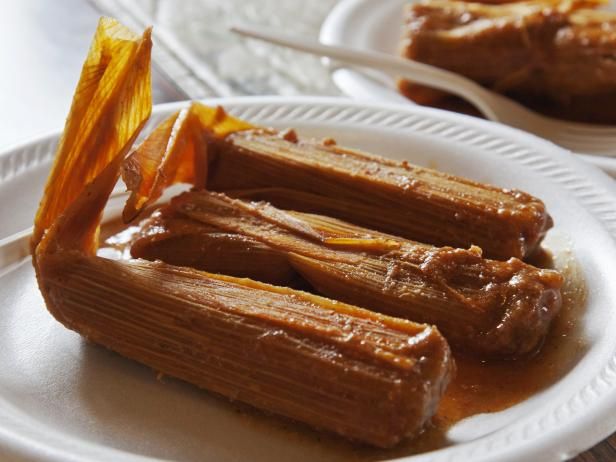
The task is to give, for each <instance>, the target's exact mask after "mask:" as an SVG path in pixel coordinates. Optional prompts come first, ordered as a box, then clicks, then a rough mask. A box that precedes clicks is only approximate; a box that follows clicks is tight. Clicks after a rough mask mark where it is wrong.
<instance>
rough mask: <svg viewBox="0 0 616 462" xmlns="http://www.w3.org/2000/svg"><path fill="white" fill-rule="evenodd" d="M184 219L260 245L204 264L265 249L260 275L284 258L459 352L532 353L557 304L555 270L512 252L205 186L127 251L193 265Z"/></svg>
mask: <svg viewBox="0 0 616 462" xmlns="http://www.w3.org/2000/svg"><path fill="white" fill-rule="evenodd" d="M163 216H164V217H166V218H165V219H164V220H162V219H161V217H163ZM182 221H188V222H189V223H191V227H192V228H191V229H193V230H198V229H199V228H202V229H203V231H204V232H207V231H208V230H217V233H215V234H214V233H213V234H211V235H210V236H211V237H210V238H211V239H215V236H216V235H224V236H234V237H235V239H236V240H237V241H242V240H243V242H245V243H258V246H257V244H252V245H254V246H255V247H254V250H255V252H256V253H255V254H254V255H251V251H249V250H248V249H246V248H244V252H243V254H242V255H240V256H239V257H240V260H238V259H237V257H238V255H235V254H233V252H231V251H230V252H228V254H227V255H226V256H223V255H221V253H219V252H212V253H211V254H210V255H207V254H205V253H202V252H197V254H198V255H199V258H200V261H199V264H200V265H203V266H205V267H207V266H208V265H212V266H215V265H216V264H217V260H218V259H219V258H221V257H223V258H224V259H225V261H227V262H228V263H227V265H228V266H229V268H231V269H233V265H235V266H236V267H237V269H235V271H240V270H241V269H242V268H243V267H244V266H251V267H252V266H254V265H255V263H257V262H261V264H263V263H264V262H263V258H262V257H261V255H260V254H259V252H267V251H268V250H266V249H269V253H270V254H271V256H272V258H271V260H270V261H269V263H267V264H265V265H264V267H263V277H264V278H268V277H271V274H272V273H273V272H274V271H275V268H276V266H277V265H279V264H280V258H281V255H286V258H287V261H286V262H284V263H283V264H281V267H280V271H281V272H282V271H285V273H286V271H287V267H288V265H289V264H290V265H291V267H292V268H293V269H294V270H295V271H297V273H299V274H300V275H301V276H302V277H304V278H305V279H306V280H307V281H308V282H309V283H310V284H311V285H312V286H313V287H314V289H316V290H317V291H318V292H320V293H322V294H324V295H325V296H328V297H332V298H335V299H337V300H342V301H345V302H348V303H353V304H356V305H359V306H362V307H365V308H369V309H371V310H374V311H378V312H382V313H386V314H389V315H393V316H397V317H401V318H406V319H411V320H415V321H421V322H426V323H430V324H434V325H436V326H438V328H439V330H440V331H441V332H442V333H443V334H444V335H445V337H446V338H447V340H448V341H449V342H451V343H452V344H453V345H454V346H456V347H457V348H459V349H462V350H466V351H471V352H473V353H477V354H480V355H483V356H491V357H508V356H519V355H522V354H525V353H529V352H532V351H534V350H535V349H536V348H537V347H538V345H540V344H541V342H542V340H543V338H544V337H545V335H546V333H547V331H548V328H549V326H550V323H551V321H552V319H553V318H554V316H555V315H556V314H557V313H558V310H559V308H560V303H561V301H560V286H561V284H562V278H561V276H560V275H559V274H558V273H557V272H555V271H552V270H542V269H537V268H535V267H533V266H531V265H528V264H525V263H523V262H522V261H520V260H518V259H515V258H512V259H510V260H509V261H507V262H503V261H497V260H487V259H484V258H482V255H481V249H479V248H478V247H473V248H471V249H469V250H464V249H454V248H451V247H444V248H438V247H433V246H431V245H426V244H421V243H418V242H413V241H409V240H405V239H402V238H399V237H396V236H391V235H386V234H383V233H379V232H375V231H371V230H367V229H364V228H360V227H357V226H354V225H350V224H348V223H345V222H343V221H340V220H336V219H333V218H329V217H325V216H319V215H312V214H305V213H298V212H291V213H287V212H284V211H282V210H279V209H276V208H275V207H273V206H271V205H269V204H267V203H254V202H253V203H249V202H244V201H241V200H237V199H236V200H234V199H231V198H229V197H227V196H225V195H223V194H219V193H212V192H207V191H195V192H190V193H185V194H182V195H180V196H177V197H175V198H174V199H172V201H171V204H170V205H169V206H167V207H165V208H164V209H163V210H162V211H160V212H158V213H157V214H156V215H155V218H154V219H153V220H150V221H146V222H145V223H144V224H143V225H142V230H141V233H140V235H139V236H138V237H137V239H136V240H135V242H134V244H133V247H132V249H131V253H132V255H133V256H134V257H137V258H147V259H151V260H155V259H161V260H163V261H169V258H170V255H171V258H174V259H175V260H174V261H175V262H176V263H178V264H181V265H188V266H192V260H185V261H179V256H180V255H182V252H185V250H181V249H179V248H178V249H177V252H175V251H173V245H174V240H175V236H176V233H174V232H173V226H174V224H175V223H177V222H182ZM161 230H164V232H161ZM193 233H195V234H196V231H193ZM225 233H229V234H225ZM177 235H179V236H181V231H180V232H179V233H177ZM210 245H211V244H210ZM224 245H226V244H225V240H224V239H223V241H222V242H221V246H224ZM264 246H267V247H265V248H264ZM196 249H198V247H196ZM277 259H278V260H277ZM253 260H254V261H253ZM285 273H283V274H285ZM257 278H259V275H257Z"/></svg>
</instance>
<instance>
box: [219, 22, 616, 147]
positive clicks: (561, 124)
mask: <svg viewBox="0 0 616 462" xmlns="http://www.w3.org/2000/svg"><path fill="white" fill-rule="evenodd" d="M231 30H232V31H233V32H236V33H238V34H240V35H244V36H246V37H251V38H254V39H258V40H263V41H266V42H269V43H273V44H276V45H280V46H284V47H287V48H292V49H294V50H299V51H303V52H306V53H311V54H314V55H318V56H324V57H328V58H330V59H332V60H334V61H336V62H338V63H343V64H347V65H351V66H358V67H364V68H370V69H375V70H378V71H381V72H384V73H386V74H388V75H390V76H392V77H403V78H408V79H410V80H413V81H414V82H418V83H421V84H423V85H426V86H429V87H432V88H436V89H439V90H444V91H447V92H449V93H453V94H455V95H457V96H460V97H461V98H463V99H465V100H466V101H468V102H470V103H472V104H473V105H474V106H475V107H477V109H479V110H480V111H481V113H482V114H483V115H485V116H486V118H488V119H490V120H493V121H496V122H501V123H503V124H506V125H510V126H512V127H516V128H520V129H522V130H524V131H527V132H530V133H534V134H535V135H538V136H540V137H542V138H545V139H548V140H550V141H552V142H554V143H556V144H558V145H560V146H563V147H564V148H567V149H569V150H571V151H573V152H577V153H583V154H592V155H602V156H612V157H616V126H601V125H590V124H581V123H574V122H566V121H561V120H557V119H553V118H550V117H546V116H543V115H540V114H538V113H536V112H534V111H531V110H530V109H527V108H525V107H524V106H522V105H520V104H518V103H517V102H515V101H513V100H511V99H509V98H506V97H504V96H502V95H499V94H498V93H495V92H493V91H490V90H488V89H486V88H484V87H482V86H481V85H479V84H477V83H475V82H474V81H472V80H470V79H467V78H466V77H463V76H461V75H458V74H455V73H453V72H450V71H447V70H444V69H440V68H437V67H434V66H430V65H428V64H423V63H419V62H417V61H412V60H408V59H403V58H399V57H396V56H392V55H388V54H385V53H379V52H374V51H364V50H356V49H351V48H345V47H339V46H331V45H324V44H322V43H320V42H317V41H314V40H306V39H302V38H298V37H293V36H289V35H285V34H280V33H277V32H270V31H268V30H265V29H261V28H256V27H252V26H244V25H235V26H232V27H231Z"/></svg>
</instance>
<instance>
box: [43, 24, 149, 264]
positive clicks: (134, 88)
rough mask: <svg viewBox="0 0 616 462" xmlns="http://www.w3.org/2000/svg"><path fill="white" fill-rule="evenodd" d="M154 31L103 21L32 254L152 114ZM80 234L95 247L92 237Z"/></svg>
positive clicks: (48, 189) (46, 195) (54, 169)
mask: <svg viewBox="0 0 616 462" xmlns="http://www.w3.org/2000/svg"><path fill="white" fill-rule="evenodd" d="M150 34H151V32H150V29H147V30H146V31H145V32H144V34H143V36H142V37H139V36H137V35H136V34H134V33H133V32H131V31H130V30H129V29H127V28H126V27H124V26H122V25H121V24H119V23H118V22H117V21H116V20H114V19H110V18H101V20H100V21H99V24H98V28H97V30H96V34H95V36H94V40H93V42H92V45H91V47H90V51H89V53H88V56H87V58H86V61H85V63H84V65H83V69H82V71H81V77H80V79H79V83H78V84H77V89H76V90H75V95H74V99H73V104H72V106H71V109H70V112H69V115H68V118H67V120H66V126H65V127H64V133H63V134H62V137H61V139H60V142H59V145H58V148H57V151H56V156H55V160H54V164H53V166H52V170H51V174H50V175H49V178H48V179H47V184H46V186H45V193H44V194H43V198H42V200H41V204H40V206H39V210H38V212H37V214H36V218H35V221H34V233H33V238H32V250H33V254H34V249H35V248H36V246H37V245H38V243H39V242H40V241H41V239H42V237H43V233H44V232H45V230H47V229H49V228H50V227H51V225H52V224H53V223H54V222H55V220H56V219H57V218H58V217H59V216H60V215H61V214H62V213H63V212H64V211H65V210H66V208H67V207H68V205H69V204H71V203H72V202H74V201H75V200H76V199H77V198H78V197H79V195H80V194H82V192H83V190H84V188H85V185H87V184H88V183H90V182H91V181H92V180H93V179H94V178H95V177H96V176H98V175H99V174H100V173H101V172H102V171H103V169H104V168H105V167H106V166H107V165H108V164H109V163H111V162H112V161H113V159H114V158H115V157H116V156H122V155H124V154H125V153H126V150H128V149H129V148H130V146H131V145H132V143H133V141H134V138H135V137H136V135H137V133H139V131H140V130H141V128H142V127H143V124H144V123H145V121H146V120H147V119H148V117H149V116H150V113H151V110H152V102H151V99H152V98H151V88H150V87H151V83H150V80H151V78H150V71H149V69H150V50H151V47H152V41H151V38H150ZM65 170H69V171H70V172H71V176H70V177H68V176H66V175H65V173H64V172H65ZM91 231H92V232H93V231H94V230H91ZM82 237H84V238H85V239H90V251H93V247H94V246H95V243H96V239H94V236H90V235H89V234H87V233H86V234H84V235H83V236H82ZM77 245H79V244H77Z"/></svg>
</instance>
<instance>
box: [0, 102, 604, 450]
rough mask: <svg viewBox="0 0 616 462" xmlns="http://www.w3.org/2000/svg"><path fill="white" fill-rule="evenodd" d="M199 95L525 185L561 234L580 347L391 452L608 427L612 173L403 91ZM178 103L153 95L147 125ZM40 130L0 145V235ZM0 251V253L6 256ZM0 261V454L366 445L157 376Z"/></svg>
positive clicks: (313, 131)
mask: <svg viewBox="0 0 616 462" xmlns="http://www.w3.org/2000/svg"><path fill="white" fill-rule="evenodd" d="M215 103H218V104H222V105H224V107H225V108H227V109H229V110H230V111H231V112H232V113H233V114H234V115H237V116H239V117H243V118H246V119H249V120H251V121H253V122H255V123H258V124H264V125H271V126H275V127H289V126H291V127H296V128H297V129H298V130H299V132H300V133H301V134H304V135H310V136H317V137H325V136H334V137H335V138H337V139H338V141H339V142H340V143H341V144H345V145H349V146H352V147H356V148H361V149H365V150H369V151H373V152H378V153H381V154H383V155H385V156H389V157H392V158H396V159H406V160H409V161H411V162H413V163H417V164H421V165H426V166H431V167H437V168H439V169H442V170H444V171H448V172H452V173H455V174H460V175H464V176H467V177H470V178H473V179H476V180H479V181H487V182H491V183H494V184H497V185H500V186H503V187H516V188H520V189H523V190H526V191H529V192H530V193H532V194H534V195H537V196H539V197H540V198H542V199H543V200H544V201H545V202H546V204H547V207H548V209H549V211H550V213H551V214H552V216H553V217H554V219H555V223H556V225H555V228H554V229H553V230H552V231H550V236H549V238H548V240H547V246H548V247H552V250H554V251H556V252H558V249H557V248H555V247H557V243H558V242H562V241H567V242H569V244H568V246H569V247H570V250H571V252H572V253H573V255H574V256H575V259H576V260H577V262H578V263H579V265H580V266H581V268H582V270H583V273H584V277H585V279H586V281H587V286H588V292H589V296H588V301H587V306H586V308H585V314H584V316H583V320H582V325H581V326H580V330H581V332H582V335H583V336H584V338H585V341H586V342H587V346H588V348H587V349H586V351H585V353H584V356H583V357H582V358H581V360H580V361H579V362H578V363H577V364H576V365H575V366H574V367H573V368H572V369H571V370H570V371H569V372H568V373H567V374H566V375H565V376H563V377H562V378H561V379H560V380H558V381H557V382H556V383H554V384H552V385H551V386H550V387H548V388H546V389H544V390H543V391H541V392H540V393H537V394H535V395H533V396H532V397H530V398H529V399H527V400H526V401H524V402H522V403H520V404H518V405H516V406H514V407H512V408H510V409H508V410H506V411H503V412H498V413H494V414H484V415H480V416H475V417H472V418H470V419H467V420H464V421H461V422H459V423H458V424H456V425H455V426H454V427H453V429H452V431H451V432H450V437H451V438H452V443H453V444H452V445H451V446H449V447H447V448H445V449H441V450H438V451H434V452H430V453H425V454H420V455H416V456H413V457H410V456H409V458H408V459H405V460H412V461H415V462H416V461H439V462H440V461H460V460H472V461H499V462H506V461H514V460H515V461H518V460H541V461H558V460H563V459H564V458H567V457H571V456H573V455H575V454H576V453H578V452H580V451H582V450H584V449H586V448H588V447H590V446H592V445H593V444H595V443H597V442H598V441H600V440H602V439H603V438H605V437H606V436H608V435H609V434H610V433H611V432H613V431H614V430H616V356H615V354H616V335H614V332H615V331H616V317H615V316H614V310H613V308H614V306H616V288H615V287H614V284H613V280H614V276H615V275H616V246H615V243H614V237H615V236H616V187H615V186H614V183H613V181H612V180H610V179H609V178H608V177H607V176H606V175H604V174H603V173H602V172H600V171H599V170H597V169H595V168H593V167H590V166H588V165H586V164H584V163H583V162H581V161H580V160H579V159H577V158H576V157H575V156H573V155H572V154H570V153H568V152H566V151H563V150H561V149H559V148H558V147H556V146H554V145H552V144H550V143H548V142H546V141H543V140H540V139H538V138H535V137H533V136H530V135H527V134H525V133H522V132H519V131H516V130H513V129H509V128H507V127H504V126H501V125H497V124H492V123H488V122H484V121H481V120H478V119H474V118H471V117H466V116H461V115H457V114H452V113H447V112H443V111H436V110H431V109H426V108H421V107H418V106H412V105H409V104H404V105H386V104H370V103H358V102H352V101H348V100H341V99H318V98H294V99H288V98H287V99H282V98H252V99H246V98H245V99H229V100H218V101H215ZM179 106H180V104H172V105H165V106H160V107H157V108H156V109H155V111H154V114H153V116H152V123H156V122H158V121H160V120H161V119H162V118H163V117H164V116H166V115H168V114H170V113H171V112H172V111H174V110H176V109H177V108H178V107H179ZM150 126H151V125H150ZM56 142H57V135H52V136H49V137H45V138H42V139H38V140H35V141H32V142H31V143H27V144H25V145H22V146H19V147H16V148H14V149H12V150H10V151H7V152H4V153H2V154H0V212H1V214H0V216H2V221H1V222H0V238H2V237H4V236H6V235H7V234H10V233H12V232H15V231H17V230H19V229H22V228H25V227H27V226H29V224H30V223H31V220H32V216H33V214H34V212H35V208H36V205H37V203H38V201H39V199H40V195H41V189H42V185H43V182H44V179H45V176H46V173H47V170H48V168H49V162H50V158H51V155H52V152H53V148H54V145H55V143H56ZM5 242H6V241H5ZM0 250H1V249H0ZM1 255H3V254H2V252H0V256H1ZM2 258H4V261H0V267H1V266H3V265H5V264H6V263H7V262H8V257H7V256H6V255H5V256H4V257H0V259H2ZM0 275H1V276H0V364H1V365H2V367H0V460H3V461H5V460H7V461H25V460H42V461H62V462H67V461H84V460H87V461H109V460H114V461H143V460H158V459H173V460H180V461H201V460H212V461H222V462H224V461H239V460H250V461H272V460H289V461H290V460H293V461H314V460H328V461H335V460H346V459H348V458H349V457H352V458H354V459H358V460H362V459H366V458H370V457H372V456H366V454H367V453H366V452H365V449H362V448H357V449H352V450H349V447H350V446H351V445H349V444H347V443H343V442H341V441H339V440H338V439H337V438H334V437H322V436H319V435H317V434H315V433H313V432H306V431H304V430H302V429H301V427H299V426H297V425H295V424H292V423H289V422H286V421H283V420H281V419H278V418H275V417H268V416H264V415H262V414H260V413H257V412H248V413H246V412H238V410H237V408H236V407H235V406H234V405H232V404H229V403H228V402H226V401H225V400H223V399H220V398H217V397H215V396H212V395H210V394H208V393H207V392H205V391H202V390H198V389H197V388H195V387H193V386H190V385H188V384H185V383H181V382H179V381H175V380H173V379H166V380H164V381H163V382H162V383H161V382H160V381H158V380H157V379H156V374H155V373H154V372H153V371H151V370H150V369H148V368H147V367H144V366H141V365H139V364H137V363H135V362H132V361H129V360H127V359H124V358H122V357H121V356H118V355H116V354H114V353H111V352H109V351H107V350H105V349H103V348H100V347H98V346H95V345H91V344H88V343H86V342H85V341H84V340H83V339H82V338H81V337H80V336H79V335H77V334H76V333H74V332H71V331H68V330H66V329H65V328H64V327H62V326H61V325H60V324H59V323H57V322H56V321H55V320H54V319H53V318H52V317H51V316H50V315H49V314H48V313H47V311H46V310H45V306H44V304H43V301H42V299H41V296H40V294H39V291H38V288H37V285H36V281H35V279H34V273H33V270H32V268H31V264H30V262H29V261H28V260H26V261H23V262H22V263H21V264H19V265H17V266H16V267H13V268H11V269H8V270H7V269H6V268H5V269H4V271H0ZM368 454H370V453H368ZM379 457H387V453H379Z"/></svg>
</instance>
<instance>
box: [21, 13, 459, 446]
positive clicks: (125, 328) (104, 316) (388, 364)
mask: <svg viewBox="0 0 616 462" xmlns="http://www.w3.org/2000/svg"><path fill="white" fill-rule="evenodd" d="M110 25H112V26H113V27H110ZM117 41H119V42H117ZM125 41H128V43H130V46H128V49H129V51H130V53H129V55H130V56H131V57H132V58H131V59H128V58H127V57H126V56H125V55H124V53H125V52H126V49H125V47H124V45H126V44H125V43H124V42H125ZM100 43H103V44H105V46H103V47H102V51H101V46H99V45H100ZM107 44H110V46H109V47H107ZM97 53H102V54H103V55H104V59H103V60H102V61H101V63H104V64H105V65H106V66H109V68H108V70H105V66H104V65H103V64H101V66H102V67H101V69H100V70H101V72H102V73H103V77H102V78H101V80H100V82H99V83H100V85H101V86H100V88H101V90H100V92H99V90H98V88H97V89H96V90H95V91H94V92H93V94H94V97H92V92H84V93H82V92H78V93H77V94H76V97H75V101H74V102H73V110H72V112H71V114H70V116H69V120H68V121H67V128H66V132H65V135H64V138H63V140H64V141H63V143H62V144H61V147H60V148H59V154H58V157H57V160H56V162H55V164H54V166H53V170H52V172H51V175H50V180H49V182H48V186H47V188H46V190H45V196H44V198H43V201H42V202H41V208H40V210H39V212H38V215H37V232H36V234H35V237H34V239H33V241H32V245H33V248H34V251H35V256H34V259H33V264H34V267H35V270H36V275H37V280H38V283H39V288H40V290H41V293H42V294H43V297H44V299H45V303H46V305H47V308H48V310H49V311H50V312H51V313H52V314H53V316H54V317H55V318H56V319H57V320H59V321H60V322H62V323H63V324H64V325H65V326H67V327H68V328H70V329H73V330H75V331H77V332H79V333H81V334H82V335H84V336H85V337H87V338H89V339H91V340H92V341H94V342H97V343H99V344H101V345H104V346H106V347H108V348H110V349H112V350H114V351H116V352H118V353H120V354H122V355H124V356H126V357H128V358H132V359H135V360H137V361H140V362H142V363H144V364H146V365H148V366H150V367H153V368H154V369H156V370H158V371H160V372H162V373H164V374H168V375H171V376H174V377H178V378H180V379H183V380H187V381H189V382H191V383H194V384H195V385H197V386H200V387H203V388H206V389H208V390H211V391H213V392H216V393H219V394H221V395H223V396H225V397H227V398H230V399H234V400H239V401H242V402H245V403H248V404H251V405H253V406H255V407H257V408H260V409H264V410H266V411H269V412H274V413H278V414H281V415H284V416H287V417H290V418H292V419H297V420H300V421H302V422H305V423H307V424H309V425H312V426H314V427H317V428H321V429H325V430H328V431H331V432H335V433H338V434H340V435H343V436H345V437H348V438H352V439H356V440H359V441H363V442H366V443H370V444H374V445H377V446H391V445H394V444H396V443H397V442H398V441H400V439H402V438H404V437H406V436H409V435H414V434H417V433H418V432H419V431H420V430H421V428H422V426H423V425H424V423H425V422H426V421H427V420H428V419H429V418H430V416H431V415H432V414H433V413H434V412H435V409H436V406H437V404H438V401H439V399H440V397H441V396H442V394H443V392H444V388H445V387H446V385H447V383H448V381H449V379H450V376H451V373H452V368H453V362H452V359H451V357H450V351H449V347H448V345H447V343H446V341H445V340H444V338H443V337H442V336H441V335H440V334H439V332H438V331H437V330H436V328H434V327H431V326H427V325H421V324H416V323H412V322H408V321H404V320H400V319H395V318H391V317H387V316H383V315H379V314H376V313H372V312H369V311H366V310H363V309H360V308H357V307H354V306H350V305H346V304H344V303H340V302H336V301H331V300H327V299H325V298H322V297H317V296H314V295H310V294H306V293H303V292H300V291H296V290H292V289H288V288H280V287H275V286H270V285H267V284H262V283H258V282H254V281H251V280H249V279H239V278H234V277H230V276H217V275H213V274H209V273H206V272H200V271H197V270H192V269H183V268H179V267H175V266H172V265H168V264H164V263H158V262H147V261H142V260H138V261H114V260H108V259H105V258H102V257H99V256H96V254H95V251H96V241H97V233H98V229H99V225H100V221H101V215H102V211H103V208H104V206H105V203H106V201H107V200H108V197H109V195H110V193H111V191H112V190H113V186H114V184H115V183H116V181H117V179H118V177H119V173H120V168H121V164H122V161H123V160H124V156H125V154H126V152H127V151H128V149H129V147H130V143H132V141H133V140H134V139H135V137H136V136H137V134H138V132H139V130H140V128H141V126H142V124H143V121H144V118H145V117H147V114H149V111H150V107H151V101H150V94H149V90H148V91H146V90H145V88H144V87H145V86H147V85H145V84H146V82H149V78H150V69H149V66H145V65H144V64H146V63H149V31H146V33H145V34H144V36H143V38H142V39H138V38H136V37H135V36H134V35H133V34H130V33H129V32H128V31H126V30H125V29H122V28H121V27H120V26H119V25H117V23H115V22H113V21H109V20H104V21H102V22H101V25H100V26H99V31H98V33H97V36H96V39H95V43H94V46H93V47H92V49H91V53H90V55H89V56H88V60H87V61H86V63H88V62H90V61H91V60H92V59H95V58H96V54H97ZM93 55H94V56H93ZM120 58H122V59H120ZM114 63H115V64H114ZM88 69H89V67H88V66H85V67H84V73H86V71H87V70H88ZM108 72H111V74H108ZM108 75H113V78H111V77H109V78H107V76H108ZM84 79H85V77H84V76H82V80H81V81H80V87H79V88H81V82H83V81H84ZM109 79H111V80H109ZM105 82H106V83H105ZM103 83H105V84H104V85H103ZM109 89H111V90H109ZM103 90H105V91H103ZM107 90H109V91H107ZM84 98H85V100H84ZM92 101H96V102H97V105H94V104H93V103H92ZM93 106H94V108H93V109H91V110H93V111H95V112H96V114H97V117H96V118H95V119H90V118H86V119H85V120H88V121H90V120H97V121H99V124H98V126H97V127H96V129H94V128H92V129H91V130H86V131H84V132H82V131H81V129H82V127H80V126H79V123H78V121H76V120H75V119H74V118H75V117H77V115H79V114H81V112H80V110H81V109H83V108H86V109H85V110H86V114H88V112H87V111H88V110H90V109H89V107H93ZM76 108H77V109H76ZM80 108H81V109H80ZM99 112H100V113H99ZM85 148H92V149H85ZM66 153H69V154H66ZM146 189H148V190H149V188H146ZM146 194H149V192H147V191H146Z"/></svg>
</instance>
